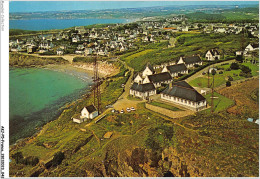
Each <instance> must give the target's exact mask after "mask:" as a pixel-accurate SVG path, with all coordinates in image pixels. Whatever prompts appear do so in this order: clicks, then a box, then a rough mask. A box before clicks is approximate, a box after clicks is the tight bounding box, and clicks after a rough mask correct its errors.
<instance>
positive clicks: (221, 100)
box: [205, 92, 234, 112]
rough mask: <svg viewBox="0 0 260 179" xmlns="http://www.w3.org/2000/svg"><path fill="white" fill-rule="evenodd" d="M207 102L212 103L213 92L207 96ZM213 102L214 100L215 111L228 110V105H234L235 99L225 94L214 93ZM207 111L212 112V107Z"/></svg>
mask: <svg viewBox="0 0 260 179" xmlns="http://www.w3.org/2000/svg"><path fill="white" fill-rule="evenodd" d="M205 98H206V100H207V103H208V104H209V105H211V94H207V95H206V96H205ZM213 99H214V100H213V102H214V112H219V111H223V110H226V109H227V108H228V107H230V106H232V105H234V101H233V100H231V99H228V98H226V97H225V96H222V95H220V94H218V93H216V92H215V93H214V98H213ZM205 111H206V112H210V111H211V108H210V109H207V110H205Z"/></svg>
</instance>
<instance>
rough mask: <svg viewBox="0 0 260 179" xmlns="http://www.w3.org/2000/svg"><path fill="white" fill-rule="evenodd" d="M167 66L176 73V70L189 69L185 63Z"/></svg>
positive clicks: (171, 71)
mask: <svg viewBox="0 0 260 179" xmlns="http://www.w3.org/2000/svg"><path fill="white" fill-rule="evenodd" d="M166 68H167V70H169V71H170V73H176V72H180V71H184V70H187V67H186V65H185V64H178V65H170V66H167V67H166Z"/></svg>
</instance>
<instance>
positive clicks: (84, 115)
mask: <svg viewBox="0 0 260 179" xmlns="http://www.w3.org/2000/svg"><path fill="white" fill-rule="evenodd" d="M97 116H98V111H97V110H96V108H95V106H93V105H90V106H87V107H84V108H83V109H82V110H81V115H80V116H76V117H72V120H73V122H76V123H79V124H80V123H82V122H84V121H87V120H88V119H94V118H95V117H97Z"/></svg>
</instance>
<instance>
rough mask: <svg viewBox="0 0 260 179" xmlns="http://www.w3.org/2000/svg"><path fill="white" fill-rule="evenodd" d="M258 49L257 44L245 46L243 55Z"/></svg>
mask: <svg viewBox="0 0 260 179" xmlns="http://www.w3.org/2000/svg"><path fill="white" fill-rule="evenodd" d="M258 49H259V45H258V44H249V45H248V46H246V48H245V53H246V52H249V51H254V50H258Z"/></svg>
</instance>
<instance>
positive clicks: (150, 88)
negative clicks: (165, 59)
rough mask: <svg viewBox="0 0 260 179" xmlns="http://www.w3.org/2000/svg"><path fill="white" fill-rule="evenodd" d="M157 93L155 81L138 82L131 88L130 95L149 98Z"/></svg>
mask: <svg viewBox="0 0 260 179" xmlns="http://www.w3.org/2000/svg"><path fill="white" fill-rule="evenodd" d="M155 94H156V89H155V86H154V85H153V83H146V84H140V83H139V84H138V83H134V84H133V85H132V86H131V88H130V95H132V96H136V97H139V98H143V99H145V98H147V97H149V96H153V95H155Z"/></svg>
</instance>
